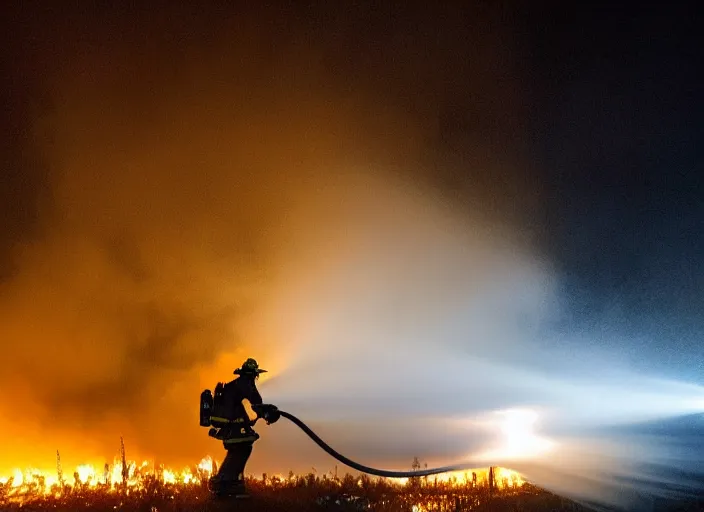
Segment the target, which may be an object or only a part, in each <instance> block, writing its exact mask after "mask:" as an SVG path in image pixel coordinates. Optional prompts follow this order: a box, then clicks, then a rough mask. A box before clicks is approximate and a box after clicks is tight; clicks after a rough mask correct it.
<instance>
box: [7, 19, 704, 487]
mask: <svg viewBox="0 0 704 512" xmlns="http://www.w3.org/2000/svg"><path fill="white" fill-rule="evenodd" d="M347 9H348V12H345V13H342V14H340V12H338V11H335V10H334V9H332V10H331V9H330V8H328V7H324V6H318V7H316V8H311V9H309V10H305V11H294V10H293V8H291V9H290V10H288V11H286V10H282V11H275V10H274V9H269V8H263V7H262V8H259V10H257V9H253V10H251V11H247V12H230V11H228V10H226V9H223V10H222V12H220V11H218V12H213V13H210V14H204V13H202V12H191V11H189V10H188V9H175V8H174V10H169V11H160V12H158V13H156V12H147V11H144V12H141V11H140V12H119V13H118V12H106V13H97V12H87V11H85V12H83V11H82V12H75V13H68V14H66V13H62V15H61V16H58V13H54V12H50V11H42V12H37V13H28V12H24V11H22V10H21V9H20V11H21V12H18V13H16V16H15V19H20V20H24V22H23V23H17V24H16V25H15V28H14V29H13V30H15V31H17V36H18V37H17V38H15V39H16V40H18V41H20V42H19V43H15V46H13V47H12V50H13V52H14V53H13V55H15V61H14V62H16V63H17V65H16V68H13V70H14V75H13V77H14V79H15V81H16V82H17V83H22V84H25V83H26V84H30V85H31V86H32V87H31V89H30V92H23V93H22V94H20V92H18V91H24V89H23V88H21V87H17V86H15V87H14V88H13V89H12V90H11V98H12V99H13V100H16V102H10V103H12V104H20V105H25V106H26V108H20V109H18V110H16V111H13V112H14V117H13V118H12V119H13V120H14V121H16V123H15V124H16V127H18V128H17V130H15V131H13V133H17V134H19V135H17V139H18V140H17V141H16V142H15V143H14V146H13V147H12V150H13V153H12V155H11V157H10V158H9V159H8V160H7V161H8V162H9V167H10V168H11V170H12V171H13V174H12V176H15V178H13V181H11V182H10V183H11V187H10V188H9V190H8V192H7V193H3V196H5V195H6V196H7V198H5V197H3V199H5V200H4V202H3V205H9V204H18V205H19V206H18V209H21V210H22V211H24V212H25V213H23V214H20V213H18V212H17V211H16V210H13V209H12V208H7V209H6V210H7V211H8V212H10V213H12V214H11V215H8V216H7V217H8V219H9V221H10V222H9V223H8V226H9V227H10V228H11V229H8V230H3V233H7V236H5V237H4V238H3V240H2V244H1V245H0V251H2V258H3V261H7V262H8V263H7V265H5V266H4V268H3V272H2V278H3V281H2V282H0V343H2V345H1V349H0V350H1V351H2V358H3V359H2V360H3V371H2V373H1V374H0V385H1V386H2V389H3V390H4V391H5V392H4V393H3V397H2V401H1V403H0V411H1V412H2V416H1V417H2V420H0V428H2V434H3V435H2V436H1V437H0V460H2V461H3V463H4V464H8V465H9V466H20V465H34V466H47V465H49V466H50V465H51V462H50V461H51V460H52V458H53V454H54V450H55V449H56V448H57V447H58V448H60V449H61V450H62V460H63V461H64V464H66V465H71V464H72V463H79V462H84V461H85V459H86V458H88V459H93V460H97V462H99V463H100V462H102V460H103V459H101V458H102V457H105V458H110V457H111V456H112V454H113V453H115V451H116V450H117V447H118V438H119V435H124V437H125V439H126V443H127V450H128V456H129V455H130V454H131V455H133V456H143V457H153V458H156V459H158V460H160V461H164V462H168V463H190V462H192V461H193V460H195V459H197V458H199V457H201V456H203V454H205V453H207V452H213V451H214V450H216V449H219V447H217V448H216V447H215V445H214V443H213V442H212V440H210V439H208V438H207V436H206V435H205V432H204V431H203V429H200V428H198V426H197V423H196V422H197V403H196V402H197V397H198V395H199V393H200V391H201V390H202V389H203V388H204V387H212V386H213V384H214V383H215V382H216V381H217V380H224V379H227V378H229V377H228V375H229V374H230V372H231V371H232V369H233V368H234V367H236V366H238V365H239V364H241V362H242V360H244V358H246V357H249V356H253V357H256V358H257V359H258V360H259V362H260V364H261V365H262V366H263V367H264V368H267V369H268V370H269V371H270V373H269V374H267V377H268V379H266V380H265V379H262V386H261V388H262V392H263V394H264V396H265V399H266V400H267V401H271V402H274V403H277V404H278V405H279V406H281V407H282V408H283V409H286V410H290V411H291V412H293V413H294V414H297V415H299V416H301V417H302V418H303V419H304V420H306V421H310V422H311V424H312V425H313V426H314V428H316V430H320V432H321V434H322V435H323V436H324V437H326V438H328V439H329V440H330V441H331V442H332V443H333V444H334V445H335V446H336V447H339V448H340V449H341V450H344V451H345V452H349V453H350V455H352V456H353V457H354V458H359V459H360V460H362V461H363V462H368V463H370V464H378V465H385V464H391V465H395V466H397V467H398V466H399V465H405V464H409V463H410V460H412V457H413V456H419V457H421V458H423V459H425V460H427V461H428V463H429V464H434V463H436V462H437V463H446V462H451V461H460V460H471V461H476V462H477V463H478V464H479V465H487V464H489V463H494V462H492V461H495V463H501V462H504V463H505V464H504V465H507V466H511V467H516V469H519V470H524V471H525V473H526V475H527V476H528V477H529V478H532V479H533V480H534V481H535V482H536V483H537V484H538V485H541V484H542V485H546V486H548V487H550V488H553V489H556V490H558V491H560V492H564V493H566V494H569V495H573V496H578V497H581V498H584V499H593V500H597V501H598V500H599V499H601V500H605V501H609V500H610V501H616V498H614V496H612V495H610V494H606V490H608V486H607V485H605V484H606V483H607V481H609V478H610V476H611V475H610V473H609V472H608V470H607V468H605V466H608V468H610V470H611V471H613V472H614V473H615V474H618V475H621V476H634V475H636V473H635V471H636V469H637V468H636V466H637V465H638V464H637V463H638V462H639V461H640V459H641V458H642V459H649V460H650V458H649V456H650V455H653V456H655V454H656V452H655V451H654V449H653V445H652V444H651V443H647V444H638V445H637V448H633V449H632V450H631V451H628V446H631V445H629V444H624V439H625V437H624V436H625V434H610V435H611V436H612V438H613V437H614V436H616V437H615V440H613V439H612V438H609V437H607V435H606V434H603V433H600V434H598V435H597V434H593V433H592V434H590V435H592V438H590V437H588V435H587V434H586V433H584V432H583V430H585V429H594V428H597V427H599V428H601V427H605V426H609V425H611V424H614V423H616V424H621V425H623V424H627V425H628V424H630V423H632V422H634V421H641V420H648V419H657V418H665V417H672V416H676V415H680V414H685V413H689V412H698V411H699V410H701V403H700V402H698V400H700V398H701V396H702V393H701V390H700V389H699V388H698V387H696V386H687V385H684V384H679V383H667V382H662V381H658V380H655V379H648V378H645V377H642V376H640V375H635V374H634V372H631V371H629V370H628V368H627V367H626V366H625V365H622V364H620V363H619V361H618V360H617V359H616V358H614V357H612V355H611V354H609V353H608V351H607V350H605V349H602V351H601V352H598V351H597V350H596V349H594V348H590V347H589V346H588V345H587V344H584V343H582V342H581V341H582V340H580V339H579V337H580V336H581V337H582V338H584V339H587V340H588V339H589V338H590V336H591V333H589V332H586V333H572V332H569V333H565V332H560V331H559V329H557V328H556V326H557V325H559V323H560V320H561V319H562V318H563V316H564V315H566V314H567V312H566V311H565V306H564V304H565V301H564V297H563V295H562V293H563V286H562V284H563V283H562V280H561V275H560V271H559V270H558V269H556V268H555V267H554V265H553V264H552V262H551V259H550V255H549V253H548V252H547V251H546V249H545V246H546V245H545V244H544V240H543V239H542V237H543V235H544V233H543V231H542V230H543V229H544V227H543V226H542V221H541V219H542V217H541V215H542V212H541V204H542V202H543V201H544V200H545V197H544V196H543V193H542V191H541V188H540V186H539V185H540V184H539V183H537V179H536V178H535V176H536V175H535V174H534V173H533V172H532V171H533V170H532V164H531V163H530V161H529V159H527V158H526V155H525V149H524V145H525V140H526V139H527V138H529V137H528V136H527V135H526V134H525V133H523V131H522V130H523V128H522V126H523V125H522V123H523V119H524V116H525V112H524V110H523V107H522V105H523V103H524V102H522V101H521V94H522V90H521V86H520V84H521V80H522V78H523V77H522V75H521V73H522V71H521V69H520V66H519V65H518V60H519V55H520V53H519V51H518V47H519V45H518V43H517V42H516V41H515V40H514V39H513V36H512V34H511V32H510V27H509V26H507V25H506V24H505V20H503V16H502V13H501V12H499V11H493V10H491V9H484V8H480V7H477V8H475V9H473V10H471V11H464V10H460V11H457V12H455V11H453V10H452V9H453V8H450V7H447V9H448V11H447V12H443V13H435V14H442V16H439V17H438V18H437V19H438V20H441V21H442V22H440V21H437V22H433V21H432V19H433V18H427V17H426V16H425V14H426V13H419V12H412V10H408V11H404V13H405V14H404V16H402V17H398V18H397V19H395V20H394V25H393V27H395V28H394V29H393V30H390V29H389V25H388V24H387V23H385V22H384V19H386V16H388V15H389V14H395V13H387V12H382V11H379V12H377V14H376V15H374V16H372V15H370V14H369V13H367V12H366V11H364V10H363V9H360V8H357V7H352V6H350V7H348V8H347ZM419 17H421V18H422V19H423V20H425V21H424V22H423V23H418V22H417V20H418V19H420V18H419ZM49 20H51V21H52V23H49V22H48V21H49ZM434 23H435V24H434ZM361 27H363V28H364V33H365V34H367V36H366V37H365V38H361V37H360V34H361V33H362V31H361V30H360V28H361ZM468 27H470V28H471V30H469V29H468ZM468 30H469V33H468ZM411 33H412V34H413V37H410V36H409V35H408V34H411ZM439 34H440V35H439ZM468 34H469V35H468ZM362 56H363V57H362ZM13 83H15V82H13ZM34 91H38V92H34ZM23 94H27V95H28V96H29V97H30V98H29V99H27V98H25V97H24V96H23ZM10 198H12V201H14V203H11V202H10ZM4 211H5V210H3V212H4ZM13 212H14V213H13ZM575 347H582V348H581V349H576V348H575ZM604 361H609V363H604ZM605 396H606V397H607V398H606V399H605V398H604V397H605ZM515 410H519V411H528V416H526V415H525V414H521V413H519V414H518V415H515V414H513V413H511V412H508V413H506V412H505V411H515ZM497 411H498V415H497ZM501 411H504V412H503V413H501ZM506 414H508V416H506ZM533 414H534V415H535V421H536V423H535V425H532V424H531V425H530V426H526V425H524V426H521V425H519V426H518V427H516V426H515V425H514V426H511V425H512V424H510V423H506V422H507V421H508V420H507V419H506V418H509V419H510V418H514V419H515V418H523V419H519V420H516V421H524V420H525V418H527V417H532V416H531V415H533ZM527 428H530V429H534V432H533V433H526V432H527V431H526V429H527ZM261 430H262V431H263V432H262V434H263V437H262V440H261V441H260V443H259V445H258V449H257V450H256V451H255V456H254V457H253V459H252V462H251V468H252V470H254V471H285V470H287V469H288V468H291V469H295V470H307V469H309V467H310V466H311V465H313V464H315V465H317V466H318V467H331V465H332V464H333V462H332V461H330V460H329V459H327V458H325V456H324V455H321V454H319V453H318V452H317V450H316V449H315V447H314V446H312V445H309V444H307V443H306V442H305V440H304V439H303V438H302V434H301V433H299V432H297V431H295V430H293V429H292V427H290V426H288V425H286V424H285V423H284V422H281V423H279V424H277V425H276V426H273V427H271V428H267V429H261ZM502 432H503V433H502ZM511 432H513V434H511ZM506 436H518V438H519V439H520V442H518V443H514V444H510V443H509V447H513V448H516V446H518V447H526V446H527V445H530V446H531V447H532V448H533V449H535V450H537V452H536V453H533V454H530V456H528V457H527V458H526V454H525V453H522V454H517V453H513V452H511V451H510V450H509V451H506V439H505V438H506ZM514 440H515V439H514ZM543 441H545V442H543ZM634 442H635V441H634ZM609 443H612V444H609ZM643 443H645V442H643ZM614 446H616V447H618V448H619V450H616V451H615V450H614ZM633 446H636V445H633ZM492 450H493V451H492ZM497 450H498V451H497ZM514 451H515V450H514ZM669 453H670V455H671V454H672V453H674V452H669ZM487 454H489V455H491V457H489V456H488V455H487ZM636 454H637V455H638V456H636ZM490 459H491V460H490ZM577 460H578V461H579V463H575V461H577ZM678 464H679V463H672V464H671V465H670V466H668V467H681V464H680V465H678ZM6 469H9V468H6ZM0 470H2V468H0ZM594 475H596V476H594ZM592 477H594V478H596V479H598V480H599V481H598V482H596V483H595V484H594V485H592V482H591V480H590V478H592ZM632 487H634V486H632ZM629 488H631V487H629Z"/></svg>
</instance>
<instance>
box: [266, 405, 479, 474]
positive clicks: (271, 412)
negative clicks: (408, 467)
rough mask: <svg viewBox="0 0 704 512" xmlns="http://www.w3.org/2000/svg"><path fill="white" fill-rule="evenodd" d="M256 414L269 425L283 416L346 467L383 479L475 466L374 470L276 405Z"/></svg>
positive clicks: (267, 406)
mask: <svg viewBox="0 0 704 512" xmlns="http://www.w3.org/2000/svg"><path fill="white" fill-rule="evenodd" d="M253 409H254V410H255V412H257V414H260V415H261V417H262V418H263V419H264V420H265V421H266V422H267V424H271V423H275V422H276V421H278V419H279V417H280V416H283V417H284V418H286V419H287V420H289V421H290V422H291V423H293V424H294V425H296V426H297V427H298V428H300V429H301V430H302V431H303V432H305V433H306V435H307V436H308V437H310V438H311V439H312V440H313V441H314V442H315V444H317V445H318V446H320V447H321V448H322V449H323V450H325V451H326V452H327V453H328V454H329V455H331V456H332V457H334V458H335V459H337V460H338V461H340V462H341V463H342V464H345V465H346V466H349V467H351V468H353V469H356V470H357V471H361V472H362V473H368V474H370V475H375V476H381V477H386V478H411V477H420V476H430V475H438V474H440V473H447V472H450V471H462V470H466V469H470V468H472V467H474V466H469V465H466V464H458V465H453V466H443V467H438V468H431V469H423V470H418V471H389V470H385V469H377V468H372V467H369V466H365V465H364V464H360V463H358V462H355V461H353V460H351V459H348V458H347V457H345V456H344V455H342V454H341V453H340V452H338V451H337V450H335V449H333V448H332V447H331V446H330V445H329V444H327V443H326V442H325V441H323V440H322V439H321V438H320V437H319V436H318V435H317V434H316V433H315V432H313V431H312V430H311V429H310V427H308V425H306V424H305V423H303V422H302V421H301V420H300V419H298V418H296V417H295V416H294V415H293V414H290V413H288V412H286V411H281V410H279V409H278V408H277V407H276V406H275V405H271V404H264V405H261V406H255V407H253Z"/></svg>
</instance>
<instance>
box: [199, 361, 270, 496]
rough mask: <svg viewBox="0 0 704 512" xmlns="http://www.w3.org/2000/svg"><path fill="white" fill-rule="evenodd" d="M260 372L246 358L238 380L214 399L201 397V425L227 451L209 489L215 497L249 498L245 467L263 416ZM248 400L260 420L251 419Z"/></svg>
mask: <svg viewBox="0 0 704 512" xmlns="http://www.w3.org/2000/svg"><path fill="white" fill-rule="evenodd" d="M264 372H266V370H261V369H260V368H259V365H258V364H257V361H255V360H254V359H251V358H250V359H247V360H246V361H245V362H244V363H243V364H242V367H241V368H238V369H236V370H235V371H234V372H233V373H234V374H235V375H238V377H237V378H236V379H234V380H232V381H230V382H228V383H225V384H223V383H221V382H220V383H218V385H217V386H216V387H215V392H214V394H213V395H212V398H211V397H210V396H209V395H210V391H208V390H206V391H204V392H203V394H202V395H201V425H203V426H211V427H212V428H211V429H210V431H209V432H208V435H210V436H211V437H214V438H215V439H218V440H221V441H222V442H223V445H224V447H225V450H227V455H226V456H225V460H224V461H223V462H222V464H221V465H220V470H219V471H218V473H217V475H215V476H214V477H213V478H212V479H211V481H210V488H211V490H212V492H213V493H214V494H215V495H216V496H236V497H246V496H247V493H246V488H245V482H244V468H245V466H246V465H247V460H248V459H249V457H250V455H251V454H252V448H253V445H254V442H255V441H256V440H257V439H259V434H257V433H256V432H255V431H254V429H252V426H254V424H255V423H256V422H257V420H258V419H259V418H261V417H262V416H261V415H260V414H261V409H259V408H258V407H257V406H259V405H261V404H262V397H261V395H260V394H259V390H257V386H256V381H257V379H258V378H259V374H261V373H264ZM244 400H248V401H249V403H250V404H251V405H252V409H253V410H254V411H255V412H256V414H257V417H256V418H255V419H254V420H250V418H249V415H248V414H247V410H246V409H245V406H244V404H243V401H244Z"/></svg>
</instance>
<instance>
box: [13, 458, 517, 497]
mask: <svg viewBox="0 0 704 512" xmlns="http://www.w3.org/2000/svg"><path fill="white" fill-rule="evenodd" d="M215 471H217V465H216V463H215V462H214V461H213V459H212V458H211V457H210V456H207V457H204V458H203V459H202V460H201V461H200V462H199V463H198V464H197V465H195V466H193V467H190V468H184V469H182V470H176V469H173V468H166V467H163V466H157V467H155V466H154V465H153V464H150V463H149V462H148V461H143V462H141V463H138V462H135V461H129V462H127V464H126V471H125V472H124V473H123V466H122V463H121V462H120V460H119V458H116V459H115V460H114V463H113V464H112V465H111V466H110V465H108V464H106V465H105V467H104V468H103V469H102V470H101V469H99V468H97V467H95V466H92V465H90V464H84V465H79V466H77V467H76V468H75V470H74V472H73V474H72V476H71V478H66V475H65V474H63V473H60V472H58V471H56V472H50V471H42V470H38V469H31V468H30V469H25V470H20V469H15V470H14V471H13V472H12V474H11V475H9V476H2V477H0V491H2V494H3V495H4V496H6V497H7V498H9V499H10V500H11V501H14V502H18V503H23V502H28V501H31V500H32V499H37V498H51V497H56V498H58V497H60V496H61V495H63V494H65V493H69V492H75V491H80V490H92V491H94V492H101V491H102V492H105V493H118V492H126V493H128V494H129V493H130V492H131V491H133V490H143V489H146V488H147V487H148V486H149V485H150V484H154V483H158V484H162V485H164V486H166V487H171V488H173V489H178V488H188V487H193V486H203V485H206V484H207V482H208V480H209V479H210V477H211V476H212V475H213V473H214V472H215ZM490 471H491V470H490V469H475V470H467V471H457V472H449V473H444V474H440V475H435V476H432V477H419V479H421V478H422V479H424V480H429V481H431V482H434V483H444V484H446V485H450V486H452V487H457V488H458V489H459V488H463V487H472V488H474V487H481V486H487V485H488V484H489V480H490V478H491V474H490ZM250 478H253V477H250ZM295 478H296V477H295V476H294V474H293V472H291V473H289V475H288V476H283V475H269V476H267V475H262V477H261V482H262V483H263V484H264V485H265V486H267V487H277V484H278V483H280V482H286V481H291V480H293V479H295ZM325 478H326V479H328V475H326V476H325ZM355 478H357V481H358V484H359V485H360V486H361V485H362V482H363V480H362V478H361V477H355ZM329 480H330V481H331V482H337V483H339V484H340V485H341V484H342V480H340V479H338V478H337V476H336V475H332V474H331V475H330V477H329ZM384 480H387V481H388V482H389V483H390V484H391V485H393V486H397V487H404V486H412V485H413V480H415V479H409V478H397V479H384ZM493 480H494V487H495V488H496V489H498V490H507V491H508V490H516V489H519V488H520V487H522V486H523V485H524V484H525V481H524V479H523V477H522V476H521V475H520V474H519V473H517V472H515V471H512V470H509V469H506V468H500V467H495V468H493Z"/></svg>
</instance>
